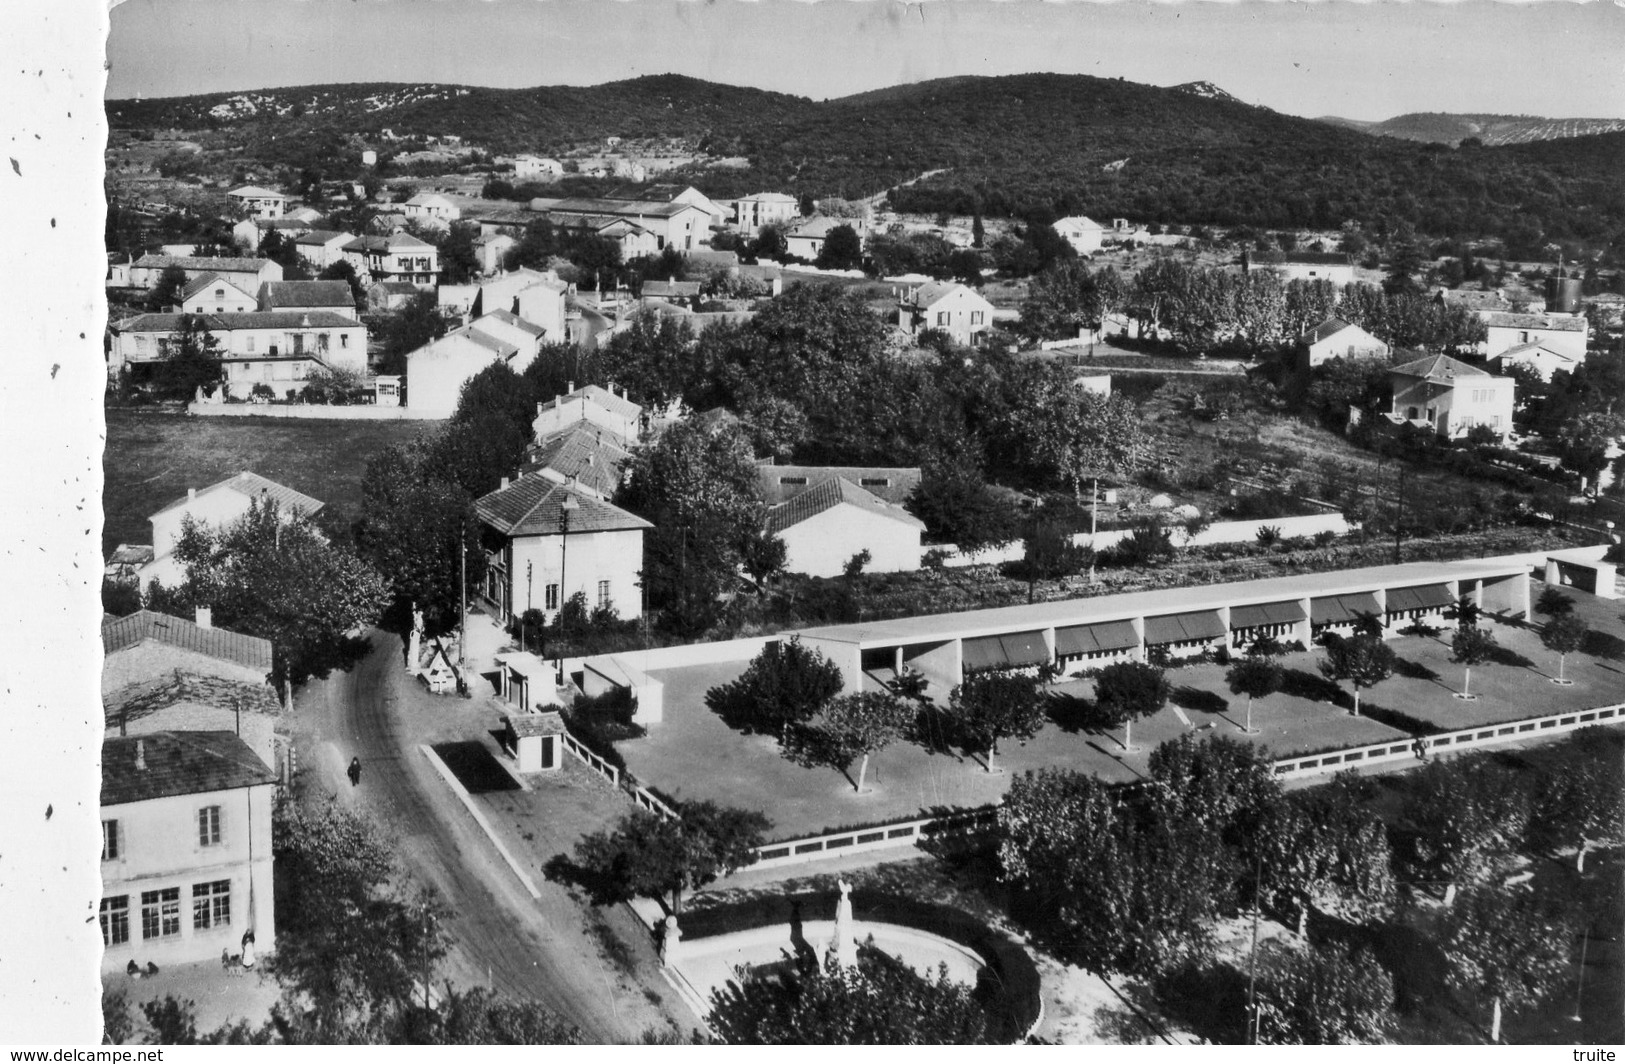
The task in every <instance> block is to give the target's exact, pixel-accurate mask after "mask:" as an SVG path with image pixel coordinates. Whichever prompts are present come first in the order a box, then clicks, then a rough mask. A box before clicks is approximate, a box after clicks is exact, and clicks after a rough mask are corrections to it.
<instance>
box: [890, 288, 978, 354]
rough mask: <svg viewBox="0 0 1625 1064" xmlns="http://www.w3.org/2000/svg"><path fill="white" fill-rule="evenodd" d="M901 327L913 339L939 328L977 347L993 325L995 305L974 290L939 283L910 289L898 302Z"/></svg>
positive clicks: (959, 341)
mask: <svg viewBox="0 0 1625 1064" xmlns="http://www.w3.org/2000/svg"><path fill="white" fill-rule="evenodd" d="M897 325H898V327H899V328H901V329H904V330H906V331H907V332H908V334H909V335H910V336H914V335H917V334H918V333H919V332H920V331H921V330H922V329H936V330H939V331H941V332H945V333H947V334H948V335H949V336H951V337H953V339H954V341H955V342H956V343H959V344H963V345H964V346H966V347H976V346H979V345H980V344H981V343H982V340H983V337H984V336H985V334H986V333H987V331H988V329H990V328H991V327H992V325H993V304H991V303H989V302H988V301H987V300H986V299H983V298H982V296H981V294H980V293H978V292H977V291H976V290H975V289H974V288H970V287H968V286H966V285H962V284H954V283H952V282H948V281H937V282H933V283H932V284H924V285H920V286H918V287H916V288H910V289H906V290H905V291H904V292H903V294H902V296H901V298H900V299H899V300H898V303H897Z"/></svg>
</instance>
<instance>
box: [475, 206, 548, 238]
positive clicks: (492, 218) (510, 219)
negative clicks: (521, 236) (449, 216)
mask: <svg viewBox="0 0 1625 1064" xmlns="http://www.w3.org/2000/svg"><path fill="white" fill-rule="evenodd" d="M463 216H464V218H466V219H467V220H468V221H470V222H473V223H474V224H475V225H478V226H479V227H480V235H481V236H495V235H496V234H497V233H508V234H510V235H513V234H517V233H522V232H523V231H524V229H525V227H526V226H528V225H530V224H531V223H532V222H534V221H536V220H537V216H536V215H535V214H533V213H531V212H530V211H528V210H525V209H523V208H520V207H481V208H479V209H477V210H469V211H464V212H463Z"/></svg>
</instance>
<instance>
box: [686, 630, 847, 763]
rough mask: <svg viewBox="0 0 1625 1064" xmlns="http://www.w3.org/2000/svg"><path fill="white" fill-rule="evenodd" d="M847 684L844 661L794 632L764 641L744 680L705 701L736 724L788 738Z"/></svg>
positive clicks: (751, 731) (748, 730)
mask: <svg viewBox="0 0 1625 1064" xmlns="http://www.w3.org/2000/svg"><path fill="white" fill-rule="evenodd" d="M843 686H844V681H843V680H842V678H841V670H840V667H839V666H837V665H836V664H835V663H834V662H832V661H830V660H829V659H828V658H826V657H824V655H823V654H822V653H821V652H819V651H817V650H814V649H812V648H811V647H807V646H804V645H802V642H801V639H800V638H799V637H797V636H792V637H791V638H789V639H781V640H776V641H774V642H771V643H768V644H767V645H766V646H764V647H763V648H762V652H761V653H760V654H758V655H756V657H755V658H754V659H752V661H751V663H750V665H749V666H748V667H747V668H746V669H745V671H744V673H743V674H741V675H740V677H739V678H738V679H736V680H733V681H731V682H729V683H725V684H720V685H718V686H716V687H713V688H711V689H710V690H709V691H707V692H706V693H705V704H706V705H707V706H709V707H710V708H711V711H712V712H713V713H715V714H716V715H717V716H719V717H721V718H722V719H723V722H724V723H726V724H727V725H728V726H729V727H730V728H738V729H739V730H740V731H743V732H744V733H745V734H747V735H752V734H755V735H773V736H777V737H779V738H781V739H782V738H783V737H784V735H785V734H786V733H787V732H788V731H789V729H790V728H791V727H792V726H794V725H797V724H803V723H806V722H807V721H809V720H811V719H812V718H813V717H814V716H816V715H817V714H818V713H819V711H820V710H822V709H823V708H824V706H825V704H826V703H827V702H829V700H830V699H832V698H834V697H835V696H836V695H838V694H840V693H841V688H842V687H843Z"/></svg>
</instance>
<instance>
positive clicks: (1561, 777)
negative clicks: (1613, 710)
mask: <svg viewBox="0 0 1625 1064" xmlns="http://www.w3.org/2000/svg"><path fill="white" fill-rule="evenodd" d="M1619 754H1620V750H1619V743H1618V742H1617V741H1616V740H1615V739H1614V737H1613V736H1612V735H1611V734H1610V733H1607V732H1603V731H1600V730H1598V729H1593V728H1583V729H1581V730H1580V731H1578V732H1576V733H1574V734H1573V735H1571V736H1569V738H1568V741H1567V742H1566V743H1564V750H1563V770H1562V771H1561V772H1549V773H1542V774H1541V776H1540V778H1539V779H1538V780H1537V781H1536V784H1535V791H1534V797H1533V803H1532V808H1531V812H1530V816H1529V824H1528V841H1529V843H1530V844H1531V845H1532V846H1535V847H1537V848H1539V849H1542V850H1546V851H1554V850H1560V849H1567V848H1569V847H1573V848H1574V850H1575V858H1574V864H1575V870H1576V871H1578V872H1584V871H1585V859H1586V852H1587V851H1588V850H1590V849H1591V848H1592V847H1593V846H1597V845H1617V844H1618V842H1619V840H1620V839H1621V837H1622V836H1625V808H1622V803H1621V773H1620V762H1619Z"/></svg>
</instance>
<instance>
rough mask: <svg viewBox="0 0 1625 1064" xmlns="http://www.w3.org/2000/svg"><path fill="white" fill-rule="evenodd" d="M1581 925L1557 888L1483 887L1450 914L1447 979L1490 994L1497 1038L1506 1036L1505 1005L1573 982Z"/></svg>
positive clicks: (1445, 935) (1445, 942) (1529, 1004)
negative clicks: (1573, 945) (1577, 927)
mask: <svg viewBox="0 0 1625 1064" xmlns="http://www.w3.org/2000/svg"><path fill="white" fill-rule="evenodd" d="M1573 941H1574V928H1573V926H1572V920H1571V918H1570V916H1569V915H1568V913H1567V912H1565V911H1564V909H1563V908H1562V906H1561V903H1560V902H1558V901H1557V900H1556V899H1555V898H1553V897H1552V896H1551V895H1549V894H1546V893H1537V892H1535V891H1532V890H1528V889H1523V890H1501V889H1497V888H1495V887H1483V888H1480V889H1478V890H1473V891H1469V892H1468V893H1467V895H1466V897H1464V898H1462V899H1460V900H1458V902H1457V903H1456V904H1455V905H1454V906H1452V907H1451V908H1450V909H1449V910H1448V911H1447V912H1446V913H1445V917H1444V922H1443V927H1442V928H1441V934H1440V937H1439V946H1440V947H1441V949H1442V950H1443V951H1444V955H1445V960H1446V962H1447V963H1448V965H1449V967H1448V968H1447V969H1446V973H1445V981H1446V983H1448V984H1449V986H1450V988H1451V989H1453V990H1455V991H1457V992H1458V993H1462V994H1468V995H1471V996H1473V997H1475V998H1478V999H1479V1000H1483V999H1485V998H1488V999H1489V1000H1490V1001H1491V1009H1490V1015H1491V1020H1490V1040H1491V1041H1492V1042H1496V1041H1500V1034H1501V1031H1500V1028H1501V1010H1502V1008H1503V1007H1505V1008H1508V1009H1511V1010H1512V1011H1514V1012H1518V1011H1522V1010H1524V1009H1528V1008H1533V1007H1534V1006H1536V1005H1539V1004H1540V1003H1541V1002H1543V1001H1545V1000H1546V999H1548V998H1550V997H1551V996H1552V995H1553V994H1554V993H1556V992H1557V991H1558V990H1560V989H1562V988H1563V987H1564V986H1565V985H1567V983H1568V978H1569V962H1570V954H1571V952H1572V950H1571V943H1572V942H1573Z"/></svg>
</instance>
